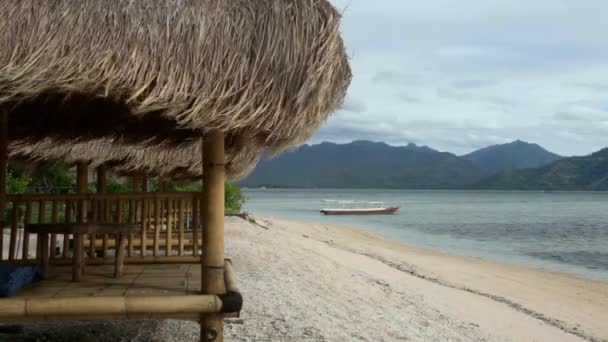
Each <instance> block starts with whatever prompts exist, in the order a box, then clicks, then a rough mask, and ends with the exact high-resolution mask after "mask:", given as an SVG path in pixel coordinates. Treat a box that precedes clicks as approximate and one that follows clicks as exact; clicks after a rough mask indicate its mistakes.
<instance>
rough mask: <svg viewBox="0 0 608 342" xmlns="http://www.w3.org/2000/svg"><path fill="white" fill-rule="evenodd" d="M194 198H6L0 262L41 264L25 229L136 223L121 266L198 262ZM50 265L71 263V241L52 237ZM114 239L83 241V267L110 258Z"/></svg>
mask: <svg viewBox="0 0 608 342" xmlns="http://www.w3.org/2000/svg"><path fill="white" fill-rule="evenodd" d="M200 200H201V193H199V192H174V193H118V194H52V195H49V194H23V195H8V196H7V205H6V208H7V210H6V212H5V213H4V214H5V217H6V219H7V221H6V225H5V228H4V231H3V233H2V235H1V237H0V263H1V262H28V261H33V260H37V259H39V258H40V251H39V248H38V246H37V237H36V236H35V235H34V234H28V233H27V231H26V230H25V229H24V228H25V227H26V226H27V225H28V224H30V223H74V222H78V223H82V222H95V223H135V224H140V225H141V231H140V233H138V234H135V235H133V236H130V237H129V239H128V243H127V258H126V260H125V261H126V262H127V263H128V262H130V261H135V262H142V261H145V260H150V261H151V262H162V261H163V260H166V261H167V262H170V261H169V259H172V258H175V259H176V260H180V261H181V262H184V261H186V260H189V259H192V261H198V260H200V259H199V256H200V253H201V251H200V246H202V243H201V240H200V239H201V236H202V234H201V233H200V231H201V229H200V222H201V220H200ZM50 241H51V255H50V258H51V261H52V262H56V261H59V260H62V259H71V255H72V250H71V246H72V244H71V236H63V235H59V234H57V235H51V238H50ZM115 246H116V241H115V237H114V236H109V235H104V236H95V235H89V236H87V237H85V249H86V251H87V255H88V258H87V259H88V262H92V263H96V262H94V261H93V260H94V259H97V258H101V259H104V258H110V257H112V256H113V255H115Z"/></svg>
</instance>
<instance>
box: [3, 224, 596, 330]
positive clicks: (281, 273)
mask: <svg viewBox="0 0 608 342" xmlns="http://www.w3.org/2000/svg"><path fill="white" fill-rule="evenodd" d="M257 221H258V222H259V223H261V224H262V225H258V224H252V223H249V222H245V221H243V220H241V219H239V218H228V219H227V225H226V255H227V256H228V257H231V258H232V259H233V262H234V266H235V269H236V271H237V278H238V281H239V284H240V287H241V291H242V293H243V296H244V298H245V305H244V310H243V312H242V315H241V318H239V319H231V320H228V321H227V323H228V324H227V326H226V335H227V337H228V338H227V339H228V340H231V341H399V340H403V341H406V340H407V341H584V340H591V341H608V324H606V323H607V322H608V283H606V282H597V281H590V280H583V279H578V278H575V277H572V276H568V275H563V274H558V273H550V272H545V271H541V270H535V269H529V268H525V267H517V266H510V265H504V264H500V263H494V262H489V261H484V260H480V259H475V258H467V257H459V256H451V255H446V254H442V253H436V252H433V251H428V250H423V249H418V248H413V247H408V246H403V245H400V244H397V243H393V242H390V241H387V240H384V239H382V238H379V237H377V236H375V235H373V234H370V233H366V232H362V231H357V230H353V229H348V228H343V227H337V226H329V225H323V224H309V223H298V222H288V221H282V220H271V219H261V218H258V219H257ZM262 226H265V227H262ZM100 324H102V323H99V322H94V323H88V324H86V325H82V324H76V325H75V324H68V325H65V324H62V325H57V324H55V325H27V326H24V331H23V332H22V333H21V334H12V335H10V336H11V339H10V340H9V339H2V335H0V340H2V341H4V340H7V341H25V340H28V339H27V338H32V337H34V338H39V337H40V336H43V337H44V338H43V339H42V340H47V341H72V340H73V341H77V340H83V339H86V340H87V341H110V340H112V341H113V340H115V339H114V337H117V336H120V337H122V339H121V340H123V341H196V340H197V337H198V324H196V323H192V322H179V321H157V322H131V323H125V322H116V323H113V324H107V323H103V324H102V325H101V327H100ZM5 336H8V335H5Z"/></svg>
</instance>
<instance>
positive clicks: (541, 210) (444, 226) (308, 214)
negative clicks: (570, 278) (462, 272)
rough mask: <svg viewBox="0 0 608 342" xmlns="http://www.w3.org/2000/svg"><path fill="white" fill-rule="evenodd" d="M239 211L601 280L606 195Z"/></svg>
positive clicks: (367, 193) (309, 194)
mask: <svg viewBox="0 0 608 342" xmlns="http://www.w3.org/2000/svg"><path fill="white" fill-rule="evenodd" d="M245 194H246V196H247V199H248V200H247V203H246V205H245V210H247V211H250V212H255V213H260V214H265V215H269V216H274V217H280V218H285V219H296V220H303V221H314V222H326V223H335V224H343V225H350V226H354V227H357V228H360V229H365V230H369V231H371V232H375V233H378V234H380V235H383V236H385V237H387V238H389V239H392V240H396V241H401V242H405V243H408V244H411V245H416V246H420V247H427V248H432V249H435V250H440V251H445V252H449V253H454V254H460V255H470V256H479V257H483V258H487V259H492V260H497V261H506V262H510V263H515V264H523V265H528V266H534V267H539V268H545V269H549V270H555V271H562V272H567V273H571V274H575V275H579V276H583V277H587V278H593V279H603V280H608V193H591V192H507V191H409V190H253V189H249V190H245ZM322 199H358V200H380V201H385V202H386V203H387V204H395V205H399V206H401V210H400V211H399V212H398V213H397V214H395V215H385V216H324V215H321V214H320V213H319V209H320V207H321V200H322Z"/></svg>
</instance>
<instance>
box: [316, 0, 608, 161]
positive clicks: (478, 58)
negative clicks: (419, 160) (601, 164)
mask: <svg viewBox="0 0 608 342" xmlns="http://www.w3.org/2000/svg"><path fill="white" fill-rule="evenodd" d="M332 2H333V3H334V4H335V5H336V7H338V8H339V9H340V10H341V11H343V12H344V18H343V24H342V30H343V35H344V39H345V42H346V45H347V49H348V52H349V55H350V57H351V65H352V68H353V73H354V79H353V82H352V85H351V88H350V90H349V94H348V97H347V99H346V102H345V104H344V106H343V108H342V110H340V111H339V112H337V113H336V114H335V115H334V116H333V117H332V118H331V119H330V120H329V121H328V122H327V123H326V124H325V125H324V126H323V128H321V130H320V131H319V132H318V133H317V134H316V136H315V137H314V138H313V139H312V141H311V142H313V143H316V142H320V141H324V140H326V141H334V142H348V141H352V140H356V139H369V140H376V141H386V142H388V143H390V144H393V145H402V144H406V143H408V142H414V143H416V144H423V145H429V146H431V147H433V148H436V149H439V150H442V151H449V152H454V153H458V154H461V153H466V152H469V151H472V150H474V149H477V148H479V147H483V146H487V145H491V144H497V143H505V142H509V141H512V140H516V139H521V140H525V141H529V142H536V143H538V144H540V145H542V146H544V147H546V148H547V149H549V150H551V151H554V152H556V153H560V154H563V155H582V154H587V153H590V152H593V151H596V150H599V149H601V148H603V147H607V146H608V34H607V32H608V20H606V13H608V1H606V0H584V1H581V0H533V1H530V0H526V1H524V0H458V1H455V0H427V1H407V0H374V1H371V0H332Z"/></svg>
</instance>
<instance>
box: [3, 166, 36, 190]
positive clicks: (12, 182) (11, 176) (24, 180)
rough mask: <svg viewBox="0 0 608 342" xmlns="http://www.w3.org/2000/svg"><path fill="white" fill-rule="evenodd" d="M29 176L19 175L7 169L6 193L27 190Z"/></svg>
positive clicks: (29, 180)
mask: <svg viewBox="0 0 608 342" xmlns="http://www.w3.org/2000/svg"><path fill="white" fill-rule="evenodd" d="M31 181H32V179H31V178H29V177H27V176H25V175H23V174H22V175H20V176H16V175H15V172H13V171H12V170H9V171H8V173H7V178H6V189H5V190H6V193H8V194H22V193H24V192H26V191H27V189H28V186H29V184H30V182H31Z"/></svg>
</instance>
